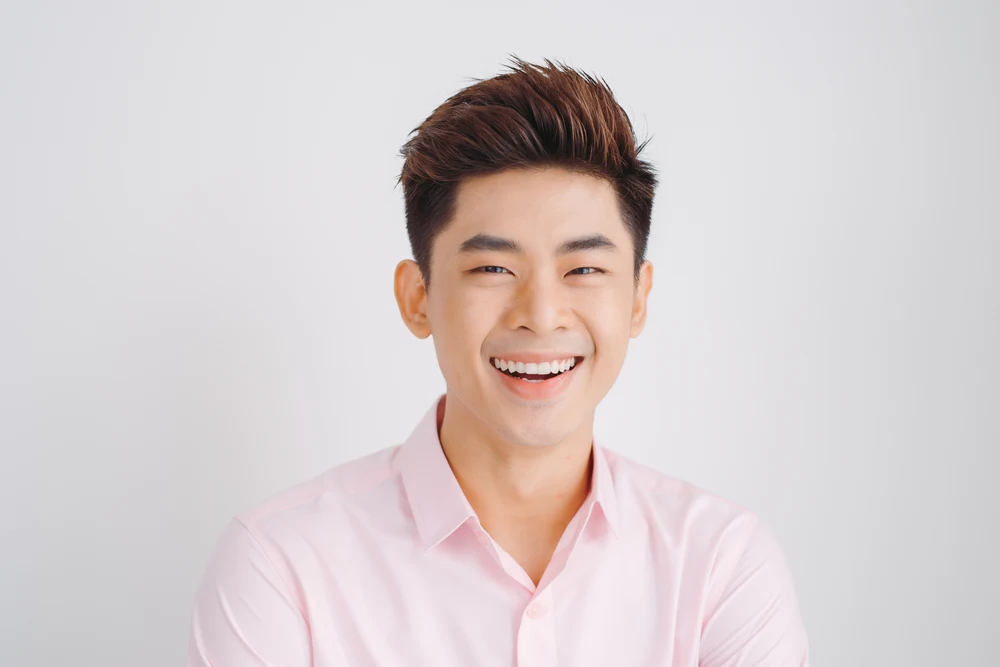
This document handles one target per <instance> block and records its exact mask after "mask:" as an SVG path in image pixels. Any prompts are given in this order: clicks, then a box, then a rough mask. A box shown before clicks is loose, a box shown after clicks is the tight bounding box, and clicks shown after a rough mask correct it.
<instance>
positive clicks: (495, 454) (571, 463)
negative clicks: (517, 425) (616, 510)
mask: <svg viewBox="0 0 1000 667" xmlns="http://www.w3.org/2000/svg"><path fill="white" fill-rule="evenodd" d="M443 408H444V401H443V402H442V406H441V407H440V408H439V411H438V427H439V428H438V433H439V434H440V440H441V447H442V449H443V450H444V453H445V457H446V458H447V459H448V463H449V464H450V465H451V469H452V471H453V472H454V474H455V477H456V479H457V480H458V483H459V485H460V486H461V487H462V490H463V491H464V492H465V496H466V498H468V500H469V504H470V505H472V508H473V510H475V512H476V515H477V516H478V517H479V520H480V522H481V523H482V524H483V527H484V528H485V529H486V530H487V531H488V532H490V533H491V534H493V535H494V536H495V537H499V535H501V534H504V533H508V534H512V533H517V534H520V535H524V536H528V535H532V536H534V539H545V540H549V541H551V540H553V539H554V540H558V538H559V536H561V535H562V533H563V531H564V530H565V528H566V525H567V524H568V523H569V522H570V520H572V518H573V516H574V515H575V514H576V512H577V511H578V510H579V508H580V506H581V505H582V504H583V502H584V500H585V499H586V497H587V494H588V493H589V491H590V480H591V474H592V457H591V454H592V442H593V424H592V423H588V424H586V425H585V427H584V428H581V429H580V430H579V431H578V432H577V433H574V434H572V436H571V437H569V438H567V439H566V440H565V441H563V442H561V443H557V444H553V445H546V446H538V447H529V446H525V445H519V444H514V443H510V442H507V441H505V440H503V439H502V438H500V437H499V436H498V435H497V434H496V432H495V431H493V430H492V429H490V428H489V427H487V426H486V425H485V424H483V423H482V421H481V420H479V418H478V417H476V416H475V415H473V414H472V413H470V412H469V411H468V410H467V409H466V408H465V407H464V406H463V405H461V404H460V403H459V402H458V401H452V402H450V403H448V404H447V408H446V409H443ZM553 546H554V545H553Z"/></svg>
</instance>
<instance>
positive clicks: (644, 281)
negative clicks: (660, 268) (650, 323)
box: [629, 260, 653, 338]
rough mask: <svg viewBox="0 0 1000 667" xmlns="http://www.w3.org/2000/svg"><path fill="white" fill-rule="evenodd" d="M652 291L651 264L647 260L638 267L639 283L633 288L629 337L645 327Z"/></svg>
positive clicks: (639, 332) (636, 334)
mask: <svg viewBox="0 0 1000 667" xmlns="http://www.w3.org/2000/svg"><path fill="white" fill-rule="evenodd" d="M651 289H653V264H652V262H650V261H649V260H646V261H644V262H643V263H642V266H640V267H639V282H638V283H637V284H636V287H635V295H634V297H633V300H632V328H631V331H629V336H631V337H632V338H635V337H636V336H638V335H639V334H641V333H642V330H643V328H644V327H645V326H646V306H647V304H648V303H649V291H650V290H651Z"/></svg>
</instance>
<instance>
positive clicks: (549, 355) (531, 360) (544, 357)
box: [489, 352, 585, 364]
mask: <svg viewBox="0 0 1000 667" xmlns="http://www.w3.org/2000/svg"><path fill="white" fill-rule="evenodd" d="M584 356H585V355H582V354H574V353H573V352H546V353H545V354H534V353H525V354H513V355H511V356H509V357H505V356H503V355H502V354H491V355H490V357H489V359H490V361H493V360H494V359H503V360H504V361H522V362H524V363H526V364H540V363H542V362H543V361H563V360H564V359H576V360H577V361H579V360H580V359H583V358H584Z"/></svg>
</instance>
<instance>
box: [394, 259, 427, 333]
mask: <svg viewBox="0 0 1000 667" xmlns="http://www.w3.org/2000/svg"><path fill="white" fill-rule="evenodd" d="M395 292H396V304H397V305H398V306H399V314H400V316H402V318H403V323H404V324H405V325H406V327H407V328H408V329H409V330H410V331H412V332H413V335H414V336H416V337H417V338H427V337H428V336H430V335H431V324H430V321H429V320H428V319H427V288H426V287H424V278H423V275H422V274H421V273H420V267H419V266H418V265H417V263H416V262H414V261H413V260H412V259H404V260H403V261H402V262H400V263H399V264H397V265H396V277H395Z"/></svg>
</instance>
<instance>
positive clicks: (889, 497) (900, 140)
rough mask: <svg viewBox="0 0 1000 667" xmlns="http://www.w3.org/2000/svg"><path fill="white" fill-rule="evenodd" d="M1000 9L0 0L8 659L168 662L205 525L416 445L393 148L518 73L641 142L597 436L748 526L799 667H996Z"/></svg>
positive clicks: (433, 386) (423, 393)
mask: <svg viewBox="0 0 1000 667" xmlns="http://www.w3.org/2000/svg"><path fill="white" fill-rule="evenodd" d="M354 4H358V5H360V4H363V3H354ZM998 18H1000V12H998V4H997V3H995V2H985V1H984V2H981V3H978V4H977V3H971V2H944V1H943V0H942V1H941V2H938V3H927V2H923V3H915V2H862V1H854V2H834V1H830V2H826V3H812V2H809V3H803V2H791V1H789V2H783V3H782V2H763V3H747V2H730V3H706V2H689V3H684V4H680V3H671V2H642V3H640V2H614V3H610V2H601V3H596V2H573V3H566V4H564V5H563V6H561V7H558V8H557V7H556V6H555V5H551V6H549V5H546V4H545V3H540V4H535V3H534V2H531V3H528V2H504V3H489V4H486V5H482V6H473V4H472V3H453V5H452V6H445V4H444V3H441V2H419V3H415V2H398V3H395V5H394V6H386V5H384V4H383V5H370V6H366V7H364V8H359V7H348V6H347V3H336V2H310V3H278V2H275V3H262V2H176V1H175V2H160V3H149V2H124V1H118V2H95V3H73V2H30V3H29V2H21V3H16V4H15V3H13V2H10V0H7V1H6V2H3V3H2V9H0V86H2V88H0V94H2V98H0V224H2V228H0V229H2V234H0V305H2V310H0V313H2V315H0V317H2V327H0V443H2V459H0V460H2V465H0V494H2V495H0V508H2V512H3V515H2V523H0V528H2V531H3V532H2V538H3V540H2V550H0V577H2V578H0V586H2V594H0V628H2V629H0V664H3V665H18V666H21V667H28V666H34V665H56V664H86V665H129V666H131V665H143V666H144V667H167V666H168V665H178V664H182V663H183V662H184V656H185V649H186V642H187V624H188V614H189V609H190V603H191V598H192V595H193V592H194V589H195V586H196V584H197V581H198V578H199V577H200V575H201V572H202V568H203V566H204V564H205V561H206V558H207V556H208V553H209V550H210V549H211V547H212V545H213V544H214V542H215V539H216V538H217V537H218V535H219V532H220V531H221V529H222V527H223V525H224V523H225V522H226V521H227V519H228V518H229V517H230V516H232V515H233V514H234V513H236V512H238V511H241V510H243V509H246V508H248V507H251V506H253V505H255V504H256V503H258V502H260V501H261V500H263V499H264V498H266V497H267V496H269V495H270V494H272V493H274V492H276V491H279V490H281V489H283V488H285V487H287V486H290V485H292V484H294V483H295V482H297V481H300V480H303V479H305V478H307V477H310V476H312V475H314V474H318V473H319V472H321V471H322V470H323V469H325V468H327V467H329V466H332V465H335V464H337V463H340V462H343V461H346V460H349V459H352V458H354V457H357V456H360V455H362V454H365V453H368V452H371V451H374V450H376V449H381V448H383V447H386V446H390V445H393V444H397V443H398V442H400V441H401V440H402V439H403V438H404V437H405V436H406V434H407V433H408V432H409V429H410V428H411V426H412V424H413V423H414V421H415V420H416V419H417V418H418V417H419V416H420V415H421V414H422V413H423V412H424V410H425V409H426V408H427V407H428V406H429V405H430V402H431V400H432V399H433V397H434V396H435V395H436V394H437V393H438V392H439V391H441V390H442V389H443V382H442V380H441V378H440V376H439V374H438V372H437V368H436V365H435V360H434V355H433V351H432V347H431V344H430V343H429V342H419V341H416V340H414V339H412V338H411V337H410V336H409V334H408V333H407V332H406V330H405V329H404V327H403V325H402V324H401V323H400V322H399V320H398V316H397V313H396V310H395V305H394V302H393V299H392V295H391V276H392V270H393V267H394V265H395V262H396V261H397V260H398V259H400V258H401V257H404V256H407V255H408V246H407V244H406V238H405V233H404V226H403V224H404V223H403V217H402V215H403V213H402V203H401V191H400V190H399V189H396V188H394V182H395V178H396V176H397V175H398V171H399V168H400V166H401V162H400V159H399V158H398V157H397V156H396V152H397V150H398V149H399V146H400V145H401V144H402V143H403V142H404V141H405V140H406V138H407V133H408V132H409V131H410V130H411V129H413V128H414V127H415V126H416V125H417V124H418V123H419V122H420V121H421V120H422V119H423V118H424V117H425V116H426V115H428V114H429V113H430V112H431V110H432V109H433V108H434V107H435V106H436V105H437V104H439V103H440V102H442V101H443V100H444V99H445V98H446V97H447V96H448V95H450V94H452V93H454V92H455V91H457V90H458V89H459V88H460V87H463V86H465V85H467V84H468V83H470V82H471V77H488V76H491V75H493V74H495V73H498V72H499V71H500V66H501V63H502V62H504V61H505V60H506V56H507V54H509V53H514V54H517V55H519V56H522V57H524V58H527V59H529V60H536V61H537V60H540V59H541V58H542V57H545V56H548V57H551V58H558V59H562V60H564V61H566V62H567V63H568V64H571V65H574V66H577V67H580V68H583V69H585V70H587V71H592V72H596V73H597V74H599V75H600V76H602V77H604V78H605V79H606V80H607V81H608V83H609V84H610V85H611V86H612V88H613V89H614V90H615V92H616V93H617V94H618V96H619V99H620V100H621V101H622V103H623V105H624V106H625V108H626V110H627V111H629V112H630V113H631V114H632V115H633V118H634V120H635V123H636V125H637V130H638V132H639V134H640V135H642V136H645V135H648V134H653V135H654V138H653V141H652V143H651V144H650V145H649V153H648V154H649V157H650V158H651V159H652V160H653V161H655V163H656V164H657V165H658V166H659V168H660V171H661V174H662V179H663V187H662V189H661V190H660V192H659V197H658V200H657V206H656V211H655V219H654V231H653V234H652V238H651V247H650V256H651V259H652V260H653V261H654V262H655V264H656V267H657V274H656V286H655V288H654V291H653V295H652V301H651V309H652V312H651V317H650V322H649V325H648V327H647V330H646V333H645V334H644V335H643V337H642V338H641V339H639V340H638V341H637V342H635V344H634V345H633V347H632V349H631V351H630V360H629V361H628V362H627V364H626V368H625V371H624V372H623V375H622V377H621V379H620V381H619V384H618V385H617V387H616V388H615V389H614V390H613V391H612V393H611V395H610V396H609V397H608V399H607V401H606V403H605V405H604V407H603V408H602V411H601V412H600V413H599V424H598V427H599V433H600V434H601V435H602V437H603V438H604V441H605V443H606V444H608V445H609V446H611V447H612V448H614V449H617V450H618V451H620V452H622V453H624V454H626V455H628V456H631V457H633V458H635V459H637V460H639V461H641V462H643V463H646V464H649V465H652V466H654V467H657V468H659V469H661V470H664V471H666V472H669V473H671V474H674V475H676V476H679V477H682V478H686V479H689V480H691V481H692V482H694V483H696V484H699V485H701V486H703V487H706V488H709V489H712V490H714V491H717V492H719V493H721V494H723V495H726V496H728V497H730V498H732V499H734V500H737V501H739V502H741V503H742V504H744V505H746V506H749V507H751V508H753V509H755V510H757V511H758V512H759V513H760V514H761V515H763V517H764V518H765V519H766V520H768V521H769V522H770V523H771V524H772V526H773V527H774V529H775V532H776V533H777V534H778V537H779V539H780V540H781V542H782V544H783V546H784V547H785V549H786V551H787V554H788V557H789V560H790V563H791V566H792V569H793V572H794V575H795V577H796V581H797V584H798V588H799V593H800V597H801V602H802V610H803V614H804V617H805V622H806V625H807V628H808V630H809V634H810V637H811V640H812V646H813V656H814V664H815V665H826V666H830V667H832V666H834V665H855V666H861V665H872V666H875V665H878V666H882V665H901V666H902V665H905V666H916V665H921V666H923V665H926V666H931V665H945V664H948V665H959V664H965V665H973V664H975V665H984V664H992V662H993V661H994V660H995V656H996V655H997V653H998V651H1000V633H998V632H997V629H996V622H997V620H998V612H997V609H998V601H997V599H998V594H1000V591H998V588H1000V577H998V574H997V568H996V560H997V556H996V553H997V552H996V549H997V545H996V541H995V539H994V534H995V532H996V529H997V517H998V515H1000V512H998V504H1000V503H998V492H997V486H996V472H995V469H996V466H997V463H998V457H997V454H996V449H997V447H998V445H1000V417H998V411H1000V381H998V378H1000V353H998V351H997V342H998V341H1000V314H998V310H1000V268H998V263H1000V262H998V260H1000V227H998V224H1000V222H998V221H1000V194H998V192H1000V123H998V121H997V119H998V118H1000V95H998V88H1000V76H998V74H997V72H998V70H1000V67H998V66H1000V58H998V56H1000V49H998V32H1000V21H998Z"/></svg>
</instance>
